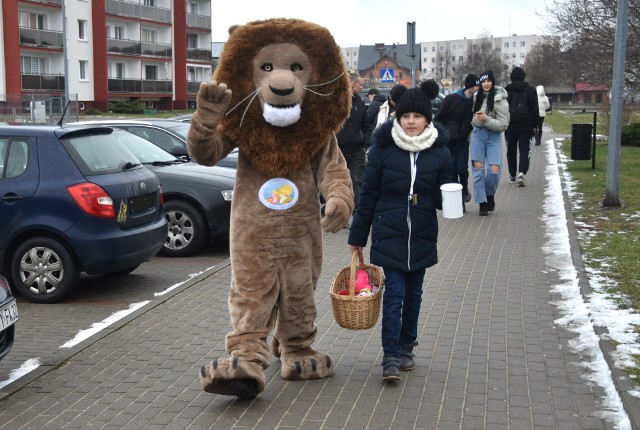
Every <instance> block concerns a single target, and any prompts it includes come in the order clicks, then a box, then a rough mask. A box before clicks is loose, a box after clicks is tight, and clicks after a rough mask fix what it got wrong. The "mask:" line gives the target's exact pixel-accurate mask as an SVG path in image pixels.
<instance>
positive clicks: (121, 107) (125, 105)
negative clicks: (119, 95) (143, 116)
mask: <svg viewBox="0 0 640 430" xmlns="http://www.w3.org/2000/svg"><path fill="white" fill-rule="evenodd" d="M109 111H111V112H113V113H143V112H144V105H143V104H142V102H141V101H140V100H139V99H138V100H132V101H123V102H110V103H109Z"/></svg>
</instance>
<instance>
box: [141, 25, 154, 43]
mask: <svg viewBox="0 0 640 430" xmlns="http://www.w3.org/2000/svg"><path fill="white" fill-rule="evenodd" d="M141 36H142V41H143V42H147V43H156V42H157V41H158V32H157V31H155V30H148V29H146V28H143V29H142V30H141Z"/></svg>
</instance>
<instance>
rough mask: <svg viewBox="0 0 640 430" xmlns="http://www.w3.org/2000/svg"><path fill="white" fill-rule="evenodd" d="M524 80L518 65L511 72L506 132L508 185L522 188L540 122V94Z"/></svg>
mask: <svg viewBox="0 0 640 430" xmlns="http://www.w3.org/2000/svg"><path fill="white" fill-rule="evenodd" d="M525 77H526V74H525V72H524V70H522V68H520V67H517V66H516V67H514V68H513V70H512V71H511V76H510V79H511V83H510V84H509V85H507V86H506V90H507V94H508V97H507V101H508V102H509V117H510V120H509V127H507V131H506V132H505V138H506V139H507V165H508V167H509V182H511V183H512V184H513V183H515V182H516V181H517V183H518V186H519V187H524V175H526V174H527V172H528V171H529V156H530V152H531V138H532V137H533V136H534V129H535V127H536V124H537V122H538V93H537V92H536V89H535V87H533V86H531V85H529V84H528V83H526V82H525V81H524V78H525ZM518 152H519V153H520V156H519V157H518ZM516 174H517V177H516Z"/></svg>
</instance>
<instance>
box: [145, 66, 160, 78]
mask: <svg viewBox="0 0 640 430" xmlns="http://www.w3.org/2000/svg"><path fill="white" fill-rule="evenodd" d="M144 77H145V79H149V80H151V81H155V80H157V79H158V67H157V66H151V65H146V66H144Z"/></svg>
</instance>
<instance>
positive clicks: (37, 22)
mask: <svg viewBox="0 0 640 430" xmlns="http://www.w3.org/2000/svg"><path fill="white" fill-rule="evenodd" d="M19 19H20V27H27V28H37V29H38V30H46V29H47V15H42V14H39V13H30V12H20V18H19Z"/></svg>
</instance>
